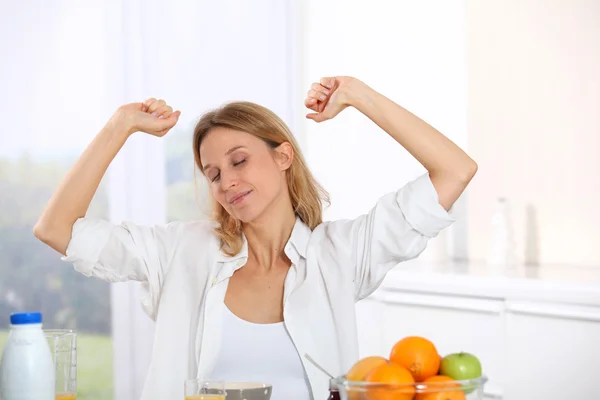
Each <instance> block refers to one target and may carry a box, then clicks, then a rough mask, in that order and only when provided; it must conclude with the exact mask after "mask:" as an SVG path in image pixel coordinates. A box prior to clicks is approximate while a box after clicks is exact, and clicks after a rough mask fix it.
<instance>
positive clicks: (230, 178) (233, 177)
mask: <svg viewBox="0 0 600 400" xmlns="http://www.w3.org/2000/svg"><path fill="white" fill-rule="evenodd" d="M238 182H239V179H238V176H237V174H236V173H235V172H234V171H231V170H229V171H221V190H223V191H227V190H229V189H231V188H234V187H236V186H237V185H238Z"/></svg>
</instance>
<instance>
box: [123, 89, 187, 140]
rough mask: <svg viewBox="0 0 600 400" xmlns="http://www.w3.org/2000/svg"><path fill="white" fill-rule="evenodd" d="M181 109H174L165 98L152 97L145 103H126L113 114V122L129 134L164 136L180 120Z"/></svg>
mask: <svg viewBox="0 0 600 400" xmlns="http://www.w3.org/2000/svg"><path fill="white" fill-rule="evenodd" d="M179 115H181V112H180V111H173V108H172V107H171V106H169V105H168V104H167V103H166V102H165V101H164V100H162V99H161V100H157V99H155V98H150V99H148V100H146V101H144V102H143V103H129V104H125V105H123V106H121V107H119V109H118V110H117V112H116V113H115V115H113V118H112V122H113V123H116V124H118V125H120V126H122V127H124V128H125V129H126V131H127V133H128V134H132V133H134V132H138V131H140V132H145V133H148V134H150V135H154V136H159V137H160V136H164V135H166V134H167V132H169V130H171V128H173V127H174V126H175V124H176V123H177V121H178V120H179Z"/></svg>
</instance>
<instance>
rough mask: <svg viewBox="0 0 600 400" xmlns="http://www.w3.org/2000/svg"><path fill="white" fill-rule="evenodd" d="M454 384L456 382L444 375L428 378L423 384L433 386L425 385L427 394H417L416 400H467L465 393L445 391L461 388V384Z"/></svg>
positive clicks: (458, 390)
mask: <svg viewBox="0 0 600 400" xmlns="http://www.w3.org/2000/svg"><path fill="white" fill-rule="evenodd" d="M446 382H447V383H446ZM452 382H456V381H455V380H454V379H452V378H449V377H447V376H443V375H436V376H432V377H430V378H427V379H425V380H424V381H423V383H424V384H427V383H432V385H425V388H424V391H425V393H417V397H416V398H415V400H466V396H465V393H464V392H463V391H462V390H460V389H457V390H445V389H450V388H459V387H460V384H459V383H452ZM427 391H429V393H427Z"/></svg>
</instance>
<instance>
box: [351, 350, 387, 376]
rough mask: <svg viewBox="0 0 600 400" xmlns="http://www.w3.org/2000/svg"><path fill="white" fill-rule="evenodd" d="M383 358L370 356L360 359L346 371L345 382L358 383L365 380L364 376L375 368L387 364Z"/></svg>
mask: <svg viewBox="0 0 600 400" xmlns="http://www.w3.org/2000/svg"><path fill="white" fill-rule="evenodd" d="M387 362H388V360H386V359H385V358H383V357H379V356H370V357H365V358H363V359H360V360H358V361H357V362H356V364H354V365H353V366H352V368H350V370H348V373H347V374H346V380H349V381H355V382H360V381H363V380H364V379H365V376H367V374H368V373H369V372H371V370H372V369H374V368H375V367H377V366H379V365H381V364H385V363H387Z"/></svg>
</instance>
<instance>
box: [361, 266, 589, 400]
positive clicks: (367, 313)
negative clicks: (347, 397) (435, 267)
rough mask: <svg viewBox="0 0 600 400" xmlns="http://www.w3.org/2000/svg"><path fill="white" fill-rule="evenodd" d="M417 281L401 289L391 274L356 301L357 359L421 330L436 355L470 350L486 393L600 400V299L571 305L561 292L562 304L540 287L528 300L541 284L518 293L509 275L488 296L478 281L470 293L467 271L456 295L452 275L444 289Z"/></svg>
mask: <svg viewBox="0 0 600 400" xmlns="http://www.w3.org/2000/svg"><path fill="white" fill-rule="evenodd" d="M429 278H431V276H428V277H427V280H428V281H430V279H429ZM417 281H418V278H417V277H415V276H414V275H413V276H412V277H410V284H407V285H406V287H402V285H399V284H398V283H399V282H401V280H396V281H394V282H395V284H394V286H391V287H390V286H386V285H383V286H382V287H381V288H380V289H379V290H378V291H377V292H375V293H374V294H373V295H372V296H370V297H369V298H367V299H365V300H363V301H361V302H359V303H358V304H357V323H358V333H359V341H360V355H361V357H364V356H367V355H374V354H377V355H382V356H385V357H387V356H389V352H390V350H391V348H392V346H393V345H394V343H395V342H396V341H397V340H399V339H401V338H403V337H405V336H410V335H419V336H424V337H427V338H429V339H431V340H432V341H433V342H434V343H435V344H436V346H437V347H438V350H439V352H440V353H441V354H442V355H445V354H448V353H453V352H458V351H467V352H471V353H473V354H476V355H477V356H478V357H479V358H480V360H481V362H482V364H483V367H484V373H485V374H486V375H487V376H488V378H489V382H488V384H487V385H486V390H485V392H486V394H487V395H489V396H490V398H495V399H502V400H537V399H544V400H567V399H568V400H570V399H595V398H599V399H600V397H599V396H600V395H598V389H597V385H598V383H599V382H600V375H599V374H598V368H597V366H596V365H597V363H598V360H600V304H598V305H595V304H587V305H579V304H569V302H568V301H562V300H564V299H567V297H564V296H565V292H564V291H563V292H561V296H562V297H561V299H562V300H561V301H560V302H548V297H550V294H549V293H547V292H546V293H544V291H543V290H541V291H540V293H544V294H543V299H540V300H539V301H534V300H532V297H533V296H532V293H533V292H534V291H535V290H540V289H541V288H540V287H535V288H533V289H532V290H531V291H525V292H523V296H519V294H518V293H516V292H515V290H514V288H515V286H511V285H513V284H515V282H512V281H505V282H501V283H498V282H495V283H494V285H493V287H494V292H493V295H489V296H486V290H485V288H484V287H483V284H482V289H481V293H473V287H474V286H473V280H472V277H470V278H469V279H468V280H466V286H468V287H465V290H464V293H468V295H461V294H459V293H460V292H461V290H460V287H459V286H460V285H459V282H458V280H457V279H454V281H453V285H452V287H451V288H448V291H447V293H444V289H445V288H446V286H444V285H438V286H435V287H434V286H431V285H430V286H429V287H427V286H426V285H421V286H419V285H415V283H416V282H417ZM488 283H489V282H488ZM502 284H506V285H507V289H506V292H505V293H506V295H505V296H503V295H502V287H501V286H502ZM521 284H522V285H523V282H521ZM490 287H491V286H490ZM521 287H524V286H521ZM415 288H418V290H416V289H415ZM555 289H557V288H556V287H555ZM587 289H588V290H589V287H588V288H587ZM557 290H558V289H557ZM598 291H599V292H600V286H599V287H598ZM574 296H575V297H574V298H578V297H577V294H574ZM595 296H596V295H595ZM519 297H522V298H523V299H526V300H520V299H519ZM595 298H597V297H593V299H595Z"/></svg>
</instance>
